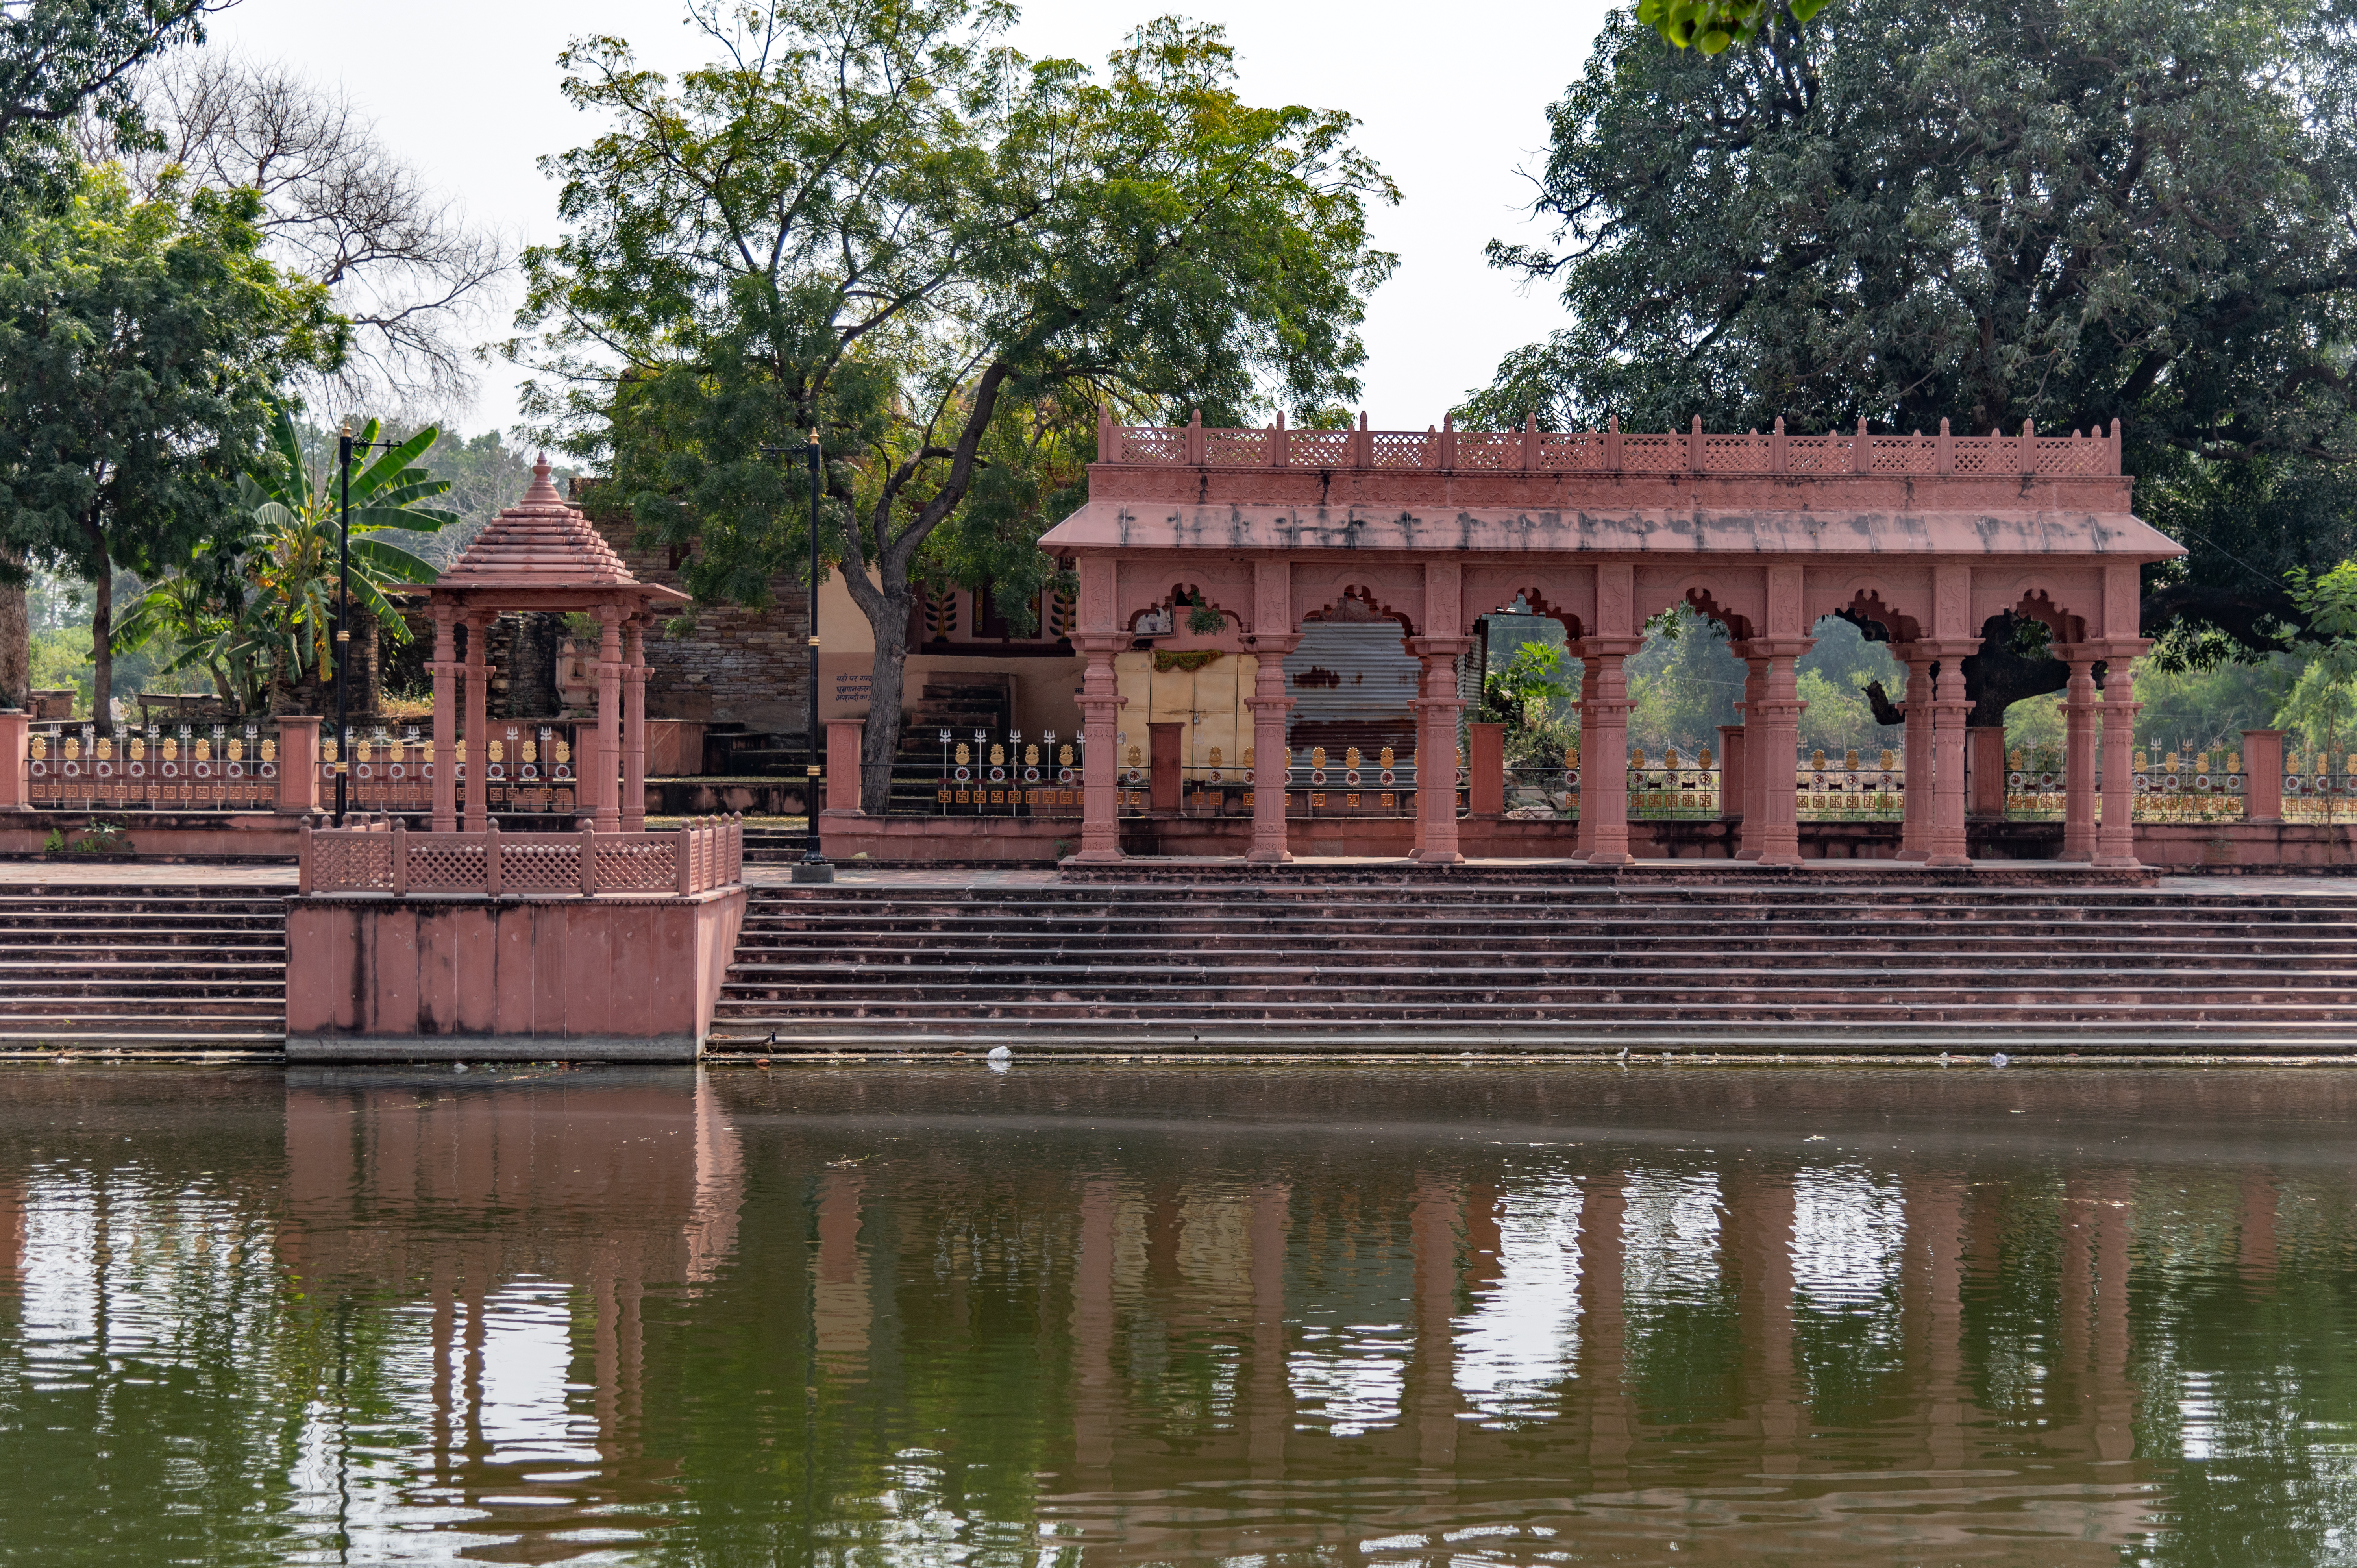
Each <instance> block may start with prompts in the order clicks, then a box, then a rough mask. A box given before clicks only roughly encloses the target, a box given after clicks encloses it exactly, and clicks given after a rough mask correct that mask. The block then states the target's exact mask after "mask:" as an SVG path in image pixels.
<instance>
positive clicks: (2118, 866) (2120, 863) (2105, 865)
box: [2087, 854, 2144, 871]
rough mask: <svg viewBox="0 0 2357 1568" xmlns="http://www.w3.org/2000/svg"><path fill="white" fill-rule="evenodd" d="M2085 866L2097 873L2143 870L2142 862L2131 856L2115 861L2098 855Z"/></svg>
mask: <svg viewBox="0 0 2357 1568" xmlns="http://www.w3.org/2000/svg"><path fill="white" fill-rule="evenodd" d="M2087 864H2088V865H2092V866H2093V867H2094V868H2095V869H2096V870H2098V871H2142V870H2143V869H2144V862H2142V861H2140V860H2138V859H2137V858H2136V856H2134V855H2132V854H2131V855H2126V856H2123V857H2120V858H2117V859H2115V858H2112V857H2110V856H2107V855H2100V854H2099V855H2097V856H2096V857H2095V858H2094V859H2093V860H2091V861H2089V862H2087Z"/></svg>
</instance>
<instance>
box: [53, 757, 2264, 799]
mask: <svg viewBox="0 0 2357 1568" xmlns="http://www.w3.org/2000/svg"><path fill="white" fill-rule="evenodd" d="M68 766H69V767H70V766H71V764H68ZM2307 787H2308V786H2307V785H2306V784H2305V783H2304V782H2303V781H2302V780H2301V779H2300V777H2299V775H2298V774H2297V773H2287V774H2285V775H2284V793H2285V794H2287V795H2297V794H2298V793H2299V792H2300V791H2301V790H2302V789H2306V788H2307Z"/></svg>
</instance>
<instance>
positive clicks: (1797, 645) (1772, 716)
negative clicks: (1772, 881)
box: [1744, 637, 1816, 865]
mask: <svg viewBox="0 0 2357 1568" xmlns="http://www.w3.org/2000/svg"><path fill="white" fill-rule="evenodd" d="M1815 646H1816V640H1815V639H1813V638H1806V637H1784V638H1764V637H1762V638H1754V639H1752V641H1751V647H1752V648H1753V649H1754V650H1757V651H1758V652H1759V653H1760V654H1761V655H1763V656H1764V658H1765V661H1766V664H1767V669H1766V671H1765V672H1764V674H1763V677H1762V679H1761V682H1760V689H1761V693H1762V695H1761V697H1760V701H1759V703H1757V704H1755V705H1754V707H1753V708H1752V709H1750V710H1749V711H1747V712H1746V713H1745V714H1744V720H1745V722H1746V723H1747V724H1748V723H1749V722H1750V718H1751V714H1752V713H1754V712H1756V713H1757V714H1759V715H1760V755H1759V756H1756V757H1746V759H1745V761H1746V763H1747V767H1746V768H1745V772H1746V774H1747V775H1756V776H1757V777H1758V779H1759V782H1758V783H1757V784H1756V785H1754V786H1753V790H1754V795H1755V798H1756V799H1757V800H1758V801H1759V811H1760V833H1759V837H1758V838H1757V840H1756V841H1754V842H1756V843H1758V845H1759V847H1760V865H1800V864H1801V813H1800V804H1801V803H1800V800H1799V795H1798V785H1797V782H1796V780H1795V779H1794V777H1793V769H1792V759H1793V757H1795V756H1797V755H1798V754H1799V752H1800V749H1801V712H1802V710H1803V709H1804V708H1806V707H1807V706H1808V704H1807V703H1803V701H1801V696H1800V690H1799V677H1798V673H1797V671H1795V670H1794V669H1793V661H1794V660H1797V659H1799V658H1800V657H1801V656H1802V655H1803V654H1804V653H1806V652H1808V650H1810V649H1812V648H1813V647H1815Z"/></svg>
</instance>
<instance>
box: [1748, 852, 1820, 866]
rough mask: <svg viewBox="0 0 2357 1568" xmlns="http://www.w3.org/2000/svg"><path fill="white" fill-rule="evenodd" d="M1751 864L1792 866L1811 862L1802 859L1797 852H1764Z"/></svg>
mask: <svg viewBox="0 0 2357 1568" xmlns="http://www.w3.org/2000/svg"><path fill="white" fill-rule="evenodd" d="M1751 864H1752V865H1772V866H1778V867H1782V868H1790V867H1792V866H1798V865H1808V864H1809V863H1808V862H1807V861H1805V860H1803V859H1802V858H1801V857H1800V856H1799V855H1797V854H1763V855H1760V857H1758V858H1757V859H1755V860H1754V861H1753V862H1752V863H1751Z"/></svg>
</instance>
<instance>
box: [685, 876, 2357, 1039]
mask: <svg viewBox="0 0 2357 1568" xmlns="http://www.w3.org/2000/svg"><path fill="white" fill-rule="evenodd" d="M1367 869H1368V870H1369V872H1370V873H1373V872H1375V871H1376V870H1378V869H1379V868H1374V867H1369V868H1367ZM1381 869H1382V870H1383V872H1384V873H1385V874H1384V875H1369V876H1368V877H1367V878H1366V879H1365V880H1364V881H1363V882H1362V883H1361V884H1360V885H1357V886H1337V885H1333V884H1332V883H1325V884H1320V883H1317V882H1311V881H1309V880H1308V879H1307V878H1301V877H1290V876H1288V877H1279V878H1274V879H1267V880H1261V881H1257V882H1253V881H1243V880H1222V881H1211V880H1201V881H1196V882H1193V883H1189V882H1185V881H1179V880H1171V881H1163V882H1147V881H1144V880H1142V879H1141V880H1139V881H1135V882H1127V883H1122V882H1111V881H1108V882H1106V883H1103V884H1102V885H1075V884H1058V885H1049V886H1039V885H1033V886H942V887H940V888H937V889H925V888H913V887H891V886H858V885H856V884H854V885H838V886H834V887H801V888H791V889H789V888H757V889H755V890H754V894H753V902H752V908H751V909H750V911H749V912H748V917H747V920H746V924H745V929H744V934H743V937H742V939H741V940H740V943H739V945H738V948H737V960H736V964H735V966H734V968H733V969H732V970H731V972H730V976H729V983H728V987H727V990H726V994H725V995H724V997H723V999H722V1002H721V1004H720V1008H719V1015H718V1017H717V1019H716V1023H715V1026H714V1027H715V1035H716V1042H715V1043H716V1048H721V1049H726V1048H729V1047H730V1046H731V1044H732V1043H734V1044H737V1045H741V1046H749V1045H765V1048H770V1049H775V1050H780V1051H785V1050H817V1051H851V1052H860V1051H872V1052H899V1051H903V1050H910V1049H915V1050H924V1049H929V1048H938V1049H951V1048H971V1047H978V1046H988V1045H996V1044H1002V1043H1003V1044H1006V1045H1010V1046H1013V1047H1016V1048H1017V1050H1022V1049H1026V1048H1029V1049H1038V1050H1055V1049H1071V1050H1094V1051H1119V1052H1126V1051H1137V1050H1167V1051H1179V1052H1185V1051H1190V1050H1198V1049H1200V1050H1205V1051H1222V1052H1250V1051H1254V1050H1269V1049H1281V1048H1285V1047H1310V1048H1316V1049H1319V1050H1325V1051H1358V1050H1362V1051H1372V1052H1386V1053H1388V1052H1404V1053H1405V1052H1425V1053H1430V1052H1441V1051H1447V1052H1457V1051H1465V1050H1480V1049H1502V1050H1508V1051H1513V1050H1550V1049H1570V1050H1578V1049H1588V1050H1604V1051H1618V1050H1620V1048H1621V1047H1629V1048H1630V1049H1631V1050H1632V1051H1636V1052H1655V1053H1658V1052H1660V1051H1663V1050H1675V1051H1678V1052H1682V1053H1690V1052H1697V1051H1700V1052H1711V1051H1730V1052H1770V1053H1781V1052H1790V1053H1796V1054H1816V1053H1823V1054H1844V1053H1852V1054H1857V1053H1867V1054H1878V1053H1885V1052H1900V1053H1937V1052H1940V1051H1956V1052H1974V1051H1978V1052H1983V1053H1986V1052H1987V1051H1989V1050H1991V1049H1995V1048H1999V1047H2001V1048H2004V1049H2006V1050H2008V1051H2031V1052H2035V1051H2040V1050H2044V1051H2048V1052H2050V1053H2059V1052H2062V1051H2080V1052H2085V1053H2087V1054H2090V1055H2093V1054H2115V1055H2116V1054H2126V1055H2143V1054H2181V1053H2189V1052H2193V1053H2198V1052H2206V1051H2212V1050H2221V1049H2231V1050H2239V1051H2244V1052H2267V1053H2315V1052H2323V1051H2331V1052H2343V1051H2351V1050H2357V892H2352V893H2351V894H2348V895H2341V894H2337V893H2336V894H2330V895H2323V896H2318V895H2309V894H2298V895H2295V894H2282V893H2266V892H2257V893H2250V894H2236V893H2212V892H2204V891H2190V890H2189V891H2182V892H2179V891H2172V890H2170V889H2169V888H2168V887H2167V886H2162V887H2160V888H2158V889H2146V888H2134V887H2123V886H2101V885H2095V886H2054V887H2014V888H2007V889H1992V890H1986V891H1985V890H1980V889H1968V888H1948V887H1940V886H1929V887H1927V886H1907V885H1906V884H1905V883H1904V882H1893V883H1890V884H1885V885H1881V886H1873V885H1857V884H1850V885H1830V886H1829V885H1825V884H1824V883H1818V884H1814V885H1812V884H1811V883H1810V882H1808V881H1807V880H1805V879H1801V878H1795V879H1793V880H1792V881H1789V882H1784V883H1782V884H1781V885H1780V886H1759V887H1750V888H1746V887H1727V886H1683V887H1681V886H1672V885H1659V886H1628V885H1623V886H1613V885H1612V883H1611V881H1610V880H1609V878H1608V877H1606V876H1604V875H1601V874H1595V873H1589V874H1587V875H1588V876H1589V877H1591V878H1592V880H1590V881H1589V882H1588V883H1587V885H1585V886H1582V885H1580V884H1579V883H1578V882H1577V881H1573V880H1571V879H1570V875H1568V874H1566V872H1565V871H1563V870H1562V869H1560V868H1555V867H1550V868H1548V870H1547V871H1546V872H1545V873H1544V875H1540V874H1532V873H1523V874H1514V875H1510V874H1507V873H1505V872H1504V870H1503V868H1483V869H1484V870H1485V871H1487V872H1491V873H1492V874H1491V875H1482V876H1480V877H1473V878H1460V879H1456V880H1454V881H1453V882H1441V881H1438V880H1437V879H1436V880H1429V881H1422V882H1418V881H1412V880H1409V879H1407V878H1405V877H1404V876H1403V875H1401V874H1400V873H1399V871H1398V869H1397V868H1395V867H1394V868H1381ZM1162 875H1165V876H1170V877H1174V878H1176V877H1178V876H1179V875H1183V873H1181V872H1180V871H1179V869H1178V868H1176V867H1172V868H1168V869H1166V870H1165V871H1164V872H1163V873H1162ZM772 1032H774V1036H775V1042H776V1043H775V1045H774V1046H766V1042H767V1041H768V1040H769V1038H770V1036H771V1034H772Z"/></svg>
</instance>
